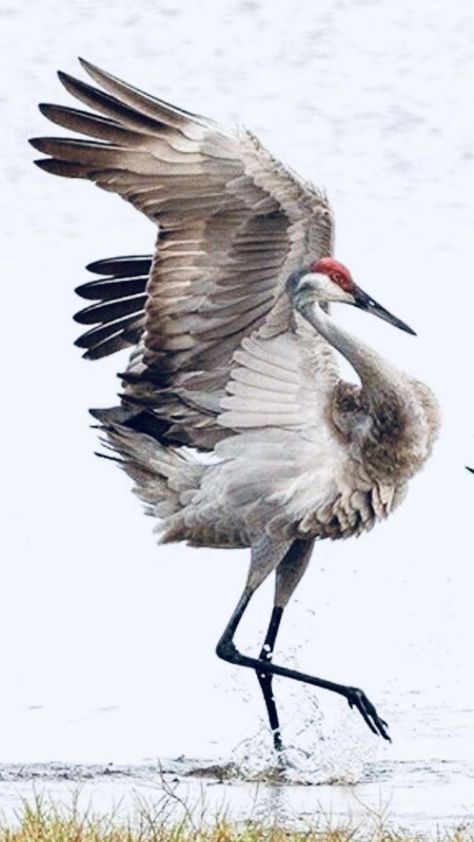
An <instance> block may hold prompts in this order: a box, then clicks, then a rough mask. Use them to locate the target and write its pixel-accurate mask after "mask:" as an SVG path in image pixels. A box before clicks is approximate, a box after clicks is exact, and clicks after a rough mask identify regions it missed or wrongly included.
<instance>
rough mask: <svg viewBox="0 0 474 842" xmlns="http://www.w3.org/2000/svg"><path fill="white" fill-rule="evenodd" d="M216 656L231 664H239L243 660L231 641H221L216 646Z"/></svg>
mask: <svg viewBox="0 0 474 842" xmlns="http://www.w3.org/2000/svg"><path fill="white" fill-rule="evenodd" d="M216 655H217V657H218V658H222V660H223V661H230V662H231V664H238V663H239V662H240V660H241V656H240V653H239V652H238V650H237V649H236V647H235V645H234V644H233V643H232V641H231V640H220V641H219V643H218V644H217V646H216Z"/></svg>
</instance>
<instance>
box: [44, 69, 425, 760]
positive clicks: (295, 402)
mask: <svg viewBox="0 0 474 842" xmlns="http://www.w3.org/2000/svg"><path fill="white" fill-rule="evenodd" d="M82 64H83V67H84V68H85V70H86V71H87V73H88V74H89V76H91V77H92V79H93V80H95V82H96V83H97V84H98V85H99V86H100V88H96V87H93V86H91V85H89V84H85V83H84V82H82V81H79V80H77V79H75V78H73V77H71V76H69V75H66V74H64V73H60V74H59V77H60V80H61V82H62V83H63V85H64V86H65V88H66V89H67V90H68V91H69V93H71V94H72V95H73V96H75V97H76V98H77V99H79V100H81V101H82V102H83V103H85V105H86V106H89V108H92V109H93V110H92V111H87V112H85V111H79V110H76V109H73V108H66V107H62V106H58V105H40V109H41V111H42V112H43V114H44V115H46V117H48V118H49V119H50V120H52V121H53V122H54V123H58V124H59V125H60V126H63V127H65V128H67V129H70V130H72V131H74V132H78V133H81V134H82V135H86V136H88V137H92V138H94V140H83V139H80V140H77V139H76V140H74V139H59V138H57V137H52V138H39V139H34V140H32V141H31V142H32V144H33V146H34V147H35V148H36V149H38V150H40V151H41V152H43V153H46V155H48V156H49V157H47V158H43V159H41V160H39V161H36V163H37V164H38V166H39V167H41V168H42V169H43V170H46V171H47V172H50V173H55V174H57V175H62V176H69V177H72V178H86V179H90V180H91V181H94V182H95V183H96V184H97V185H98V186H99V187H102V188H103V189H105V190H109V191H112V192H115V193H118V194H119V195H120V196H122V197H123V198H124V199H126V200H127V201H129V202H131V203H132V204H133V205H135V207H137V208H138V209H139V210H140V211H142V212H143V213H144V214H146V216H147V217H148V218H149V219H151V220H153V221H154V222H155V223H156V224H157V225H158V237H157V242H156V249H155V253H154V254H153V256H138V257H135V256H134V257H121V258H111V259H108V260H102V261H98V262H96V263H94V264H91V265H90V266H89V267H88V268H89V269H91V270H92V271H93V272H95V273H98V274H102V275H105V276H106V277H105V278H100V279H98V280H95V281H91V282H89V283H86V284H84V285H83V286H81V287H80V288H79V290H78V292H79V294H80V295H81V296H82V297H84V298H86V299H89V300H92V301H95V302H96V303H93V304H91V306H89V307H87V308H86V309H84V310H82V311H81V312H80V313H78V314H77V316H76V319H77V321H79V322H81V323H83V324H89V325H95V326H94V327H92V328H91V329H90V330H89V331H88V332H87V333H86V334H85V335H83V336H82V337H81V338H80V339H79V340H78V342H77V344H78V345H79V346H80V347H83V348H85V349H86V353H85V356H86V357H88V358H89V359H97V358H99V357H102V356H105V355H108V354H112V353H113V352H115V351H117V350H119V349H122V348H133V350H132V353H131V357H130V362H129V365H128V368H127V370H126V372H125V374H124V375H123V395H122V396H121V405H120V407H115V408H112V409H108V410H95V411H93V414H94V415H95V416H96V418H98V419H99V420H100V422H101V424H102V427H103V430H104V431H105V433H106V436H107V440H108V443H109V446H110V447H111V448H112V449H113V450H115V451H116V454H117V455H116V456H115V457H113V458H115V459H118V461H119V462H120V464H121V466H122V467H123V468H124V469H125V471H126V472H127V473H128V474H129V475H130V476H131V477H132V478H133V480H134V481H135V484H136V492H137V493H138V495H139V497H141V498H142V500H143V501H144V502H145V503H146V504H147V507H148V511H149V512H150V513H151V514H152V515H153V516H154V517H156V518H157V519H158V520H159V523H160V526H161V529H162V537H161V540H162V541H164V542H168V541H185V542H187V543H188V544H189V545H191V546H195V547H216V548H239V547H240V548H242V547H249V548H250V550H251V559H250V568H249V573H248V577H247V580H246V584H245V587H244V589H243V592H242V595H241V597H240V599H239V601H238V604H237V607H236V609H235V611H234V613H233V614H232V617H231V618H230V620H229V622H228V624H227V626H226V628H225V630H224V632H223V634H222V636H221V638H220V640H219V643H218V645H217V654H218V655H219V657H221V658H223V659H225V660H227V661H230V662H231V663H233V664H240V665H242V666H244V667H249V668H250V669H252V670H255V671H256V674H257V677H258V681H259V683H260V687H261V689H262V692H263V697H264V701H265V705H266V710H267V714H268V718H269V722H270V727H271V730H272V734H273V743H274V747H275V749H276V750H277V751H280V750H281V749H282V738H281V734H280V724H279V718H278V712H277V707H276V703H275V699H274V695H273V689H272V677H273V676H274V675H279V676H283V677H287V678H291V679H295V680H297V681H302V682H306V683H308V684H311V685H314V686H315V687H321V688H324V689H326V690H330V691H333V692H334V693H337V694H339V695H340V696H342V697H344V698H345V699H346V700H347V702H348V703H349V705H350V707H355V708H357V709H358V710H359V712H360V714H361V715H362V717H363V719H364V720H365V722H366V724H367V725H368V727H369V728H370V730H371V731H373V732H374V733H376V734H379V735H381V736H382V737H383V738H385V739H389V736H388V732H387V727H388V726H387V723H386V722H385V721H384V720H383V719H381V718H380V717H379V715H378V714H377V711H376V709H375V707H374V706H373V704H372V703H371V702H370V701H369V699H368V698H367V696H366V695H365V693H363V692H362V690H360V689H358V688H356V687H350V686H345V685H343V684H339V683H335V682H333V681H326V680H323V679H321V678H317V677H315V676H313V675H307V674H305V673H302V672H299V671H297V670H294V669H289V668H286V667H283V666H280V665H278V664H276V663H274V662H273V660H272V656H273V650H274V646H275V641H276V637H277V633H278V629H279V626H280V621H281V618H282V614H283V611H284V608H285V606H286V605H287V603H288V600H289V599H290V597H291V595H292V593H293V591H294V589H295V587H296V585H297V584H298V582H299V580H300V578H301V576H302V575H303V573H304V572H305V569H306V567H307V565H308V562H309V559H310V556H311V552H312V549H313V546H314V543H315V541H316V540H321V539H323V538H331V539H337V538H347V537H349V536H352V535H359V534H360V533H362V532H364V531H366V530H368V529H371V528H372V526H373V525H374V523H375V522H376V521H378V520H380V519H382V518H385V517H386V516H387V515H388V514H389V513H390V512H391V511H393V509H394V508H395V507H396V506H397V505H398V503H399V502H400V501H401V500H402V498H403V496H404V494H405V490H406V486H407V482H408V480H409V479H410V478H411V477H412V476H413V475H414V474H415V473H416V472H417V471H418V470H419V469H420V468H421V466H422V465H423V463H424V462H425V461H426V459H427V458H428V456H429V454H430V452H431V448H432V444H433V441H434V439H435V437H436V433H437V429H438V410H437V404H436V400H435V398H434V396H433V394H432V393H431V391H430V390H429V389H428V388H427V387H426V386H425V385H423V384H422V383H419V382H418V381H417V380H415V379H413V378H412V377H409V376H407V375H405V374H403V373H401V372H399V371H398V370H397V369H396V368H395V367H393V366H392V365H390V364H389V363H388V362H386V361H385V360H384V359H382V358H381V357H380V356H378V354H376V353H375V352H374V351H372V350H371V349H370V348H368V347H367V346H366V345H364V344H363V343H362V342H360V341H359V340H357V339H355V338H353V337H352V336H351V335H350V334H349V333H347V332H346V331H345V330H343V329H341V328H340V327H338V326H337V325H336V323H335V322H334V321H333V319H332V318H331V317H330V315H329V305H330V303H331V302H340V303H345V304H350V305H352V306H354V307H358V308H359V309H361V310H364V311H366V312H368V313H372V315H374V316H378V317H380V318H382V319H384V320H385V321H387V322H388V323H390V324H392V325H394V326H395V327H398V328H400V329H401V330H404V331H407V332H408V333H413V331H412V330H411V329H410V328H409V327H408V326H407V325H406V324H404V323H403V322H402V321H400V320H399V319H397V318H396V317H395V316H393V315H391V314H390V313H389V312H388V311H387V310H385V309H383V307H381V306H380V305H379V304H377V303H376V302H375V301H374V300H373V299H372V298H370V297H369V296H368V295H367V294H366V293H365V292H363V291H362V290H361V289H360V288H359V287H358V286H356V284H355V282H354V281H353V279H352V277H351V274H350V272H349V271H348V269H347V268H346V267H345V266H343V265H342V264H341V263H339V262H338V261H336V260H335V259H334V258H333V257H332V251H333V216H332V212H331V208H330V206H329V203H328V201H327V198H326V197H325V195H324V194H323V193H322V192H321V191H319V190H318V189H316V188H315V187H313V186H312V185H311V184H309V183H306V182H303V181H302V180H300V179H299V178H298V177H297V176H296V175H295V174H294V173H293V172H291V171H289V170H287V169H285V167H284V166H283V165H282V164H281V163H279V162H278V161H277V160H275V159H274V158H273V157H272V156H271V155H270V154H269V153H268V152H267V151H266V150H265V149H264V148H263V147H262V146H261V144H260V143H259V141H258V140H257V138H256V137H254V136H253V135H252V134H250V133H249V132H248V131H244V130H239V131H237V132H235V133H233V134H232V133H226V132H225V131H223V130H222V129H221V128H220V127H219V126H218V125H217V124H215V123H213V122H211V121H210V120H207V119H205V118H203V117H201V116H199V115H196V114H191V113H189V112H187V111H184V110H182V109H180V108H176V107H174V106H172V105H170V104H168V103H166V102H164V101H162V100H160V99H155V98H153V97H151V96H148V95H146V94H144V93H142V92H141V91H139V90H137V89H135V88H133V87H130V86H129V85H127V84H125V83H124V82H122V81H120V80H119V79H117V78H115V77H114V76H111V75H109V74H108V73H105V72H103V71H102V70H100V69H98V68H97V67H94V66H93V65H91V64H89V63H87V62H82ZM333 348H335V349H337V351H339V352H340V353H341V354H343V356H344V357H345V358H346V359H347V360H348V361H349V363H350V364H351V365H352V367H353V369H354V370H355V373H356V374H357V375H358V377H359V378H360V385H359V386H356V385H353V384H351V383H346V382H344V381H343V380H342V379H341V378H340V376H339V374H338V369H337V363H336V359H335V355H334V354H333V350H332V349H333ZM183 445H187V446H188V447H183ZM209 451H210V452H212V453H213V454H214V456H215V459H214V461H212V460H211V463H210V460H209V459H207V460H205V459H202V458H201V459H200V458H199V454H200V452H201V453H204V452H209ZM272 572H275V582H276V584H275V594H274V606H273V611H272V614H271V619H270V624H269V626H268V631H267V633H266V636H265V640H264V643H263V647H262V650H261V652H260V655H259V657H257V658H256V657H250V656H248V655H245V654H243V653H241V652H239V651H238V650H237V648H236V646H235V644H234V642H233V639H234V635H235V632H236V629H237V627H238V625H239V623H240V621H241V618H242V615H243V614H244V611H245V609H246V607H247V605H248V603H249V601H250V599H251V597H252V595H253V593H254V592H255V590H256V589H257V588H258V587H259V585H260V584H261V583H262V582H263V581H264V580H265V579H266V578H267V577H268V576H269V574H270V573H272Z"/></svg>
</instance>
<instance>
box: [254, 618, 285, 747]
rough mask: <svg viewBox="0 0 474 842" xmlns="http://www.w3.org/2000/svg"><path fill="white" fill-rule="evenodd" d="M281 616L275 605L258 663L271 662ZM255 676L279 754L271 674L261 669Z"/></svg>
mask: <svg viewBox="0 0 474 842" xmlns="http://www.w3.org/2000/svg"><path fill="white" fill-rule="evenodd" d="M282 615H283V608H281V606H279V605H275V606H274V608H273V611H272V616H271V618H270V625H269V626H268V629H267V633H266V635H265V640H264V641H263V646H262V649H261V652H260V655H259V661H260V662H263V663H268V662H269V661H271V660H272V656H273V649H274V647H275V641H276V636H277V634H278V629H279V628H280V623H281V618H282ZM256 675H257V678H258V682H259V684H260V687H261V690H262V693H263V698H264V701H265V707H266V708H267V714H268V719H269V722H270V728H271V730H272V736H273V746H274V748H275V751H277V752H281V751H282V749H283V743H282V740H281V732H280V722H279V719H278V711H277V706H276V703H275V697H274V695H273V689H272V682H273V676H272V675H271V673H268V672H266V671H265V670H264V669H263V668H260V669H258V670H257V671H256Z"/></svg>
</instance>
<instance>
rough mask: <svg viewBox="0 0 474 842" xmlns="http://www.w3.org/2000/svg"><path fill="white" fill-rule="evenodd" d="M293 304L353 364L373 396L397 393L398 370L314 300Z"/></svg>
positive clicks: (401, 381) (363, 384) (399, 375)
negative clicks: (341, 325) (342, 326)
mask: <svg viewBox="0 0 474 842" xmlns="http://www.w3.org/2000/svg"><path fill="white" fill-rule="evenodd" d="M295 304H296V308H297V310H298V311H299V312H300V313H301V315H302V316H304V318H305V319H307V321H308V322H309V323H310V324H311V325H313V327H315V328H316V330H317V331H318V333H320V334H321V336H323V337H324V339H326V340H327V342H329V344H330V345H332V347H333V348H336V350H337V351H340V353H341V354H342V355H343V356H344V357H345V358H346V360H348V362H349V363H350V364H351V365H352V366H353V368H354V369H355V370H356V372H357V374H358V375H359V377H360V379H361V382H362V386H363V387H364V390H365V391H366V392H367V393H368V394H369V396H373V397H375V396H376V395H377V394H378V393H380V392H383V393H385V394H386V393H387V392H392V393H393V392H394V391H395V393H400V391H401V389H402V388H403V376H402V375H401V374H400V372H399V371H397V369H395V368H394V367H393V366H391V365H390V364H389V363H388V362H387V361H386V360H384V359H383V358H382V357H380V356H379V355H378V354H376V353H375V351H373V350H372V349H371V348H369V347H368V345H364V343H363V342H361V341H360V340H359V339H355V338H354V337H353V336H351V334H350V333H348V332H347V331H345V330H344V329H343V328H341V327H339V326H338V325H336V324H335V322H334V321H333V320H332V319H331V318H329V317H328V316H327V315H326V314H325V313H324V312H323V310H322V309H321V307H319V305H318V304H317V303H315V302H314V300H313V301H308V300H307V301H304V300H300V301H296V300H295Z"/></svg>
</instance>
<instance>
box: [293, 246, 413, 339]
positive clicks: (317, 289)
mask: <svg viewBox="0 0 474 842" xmlns="http://www.w3.org/2000/svg"><path fill="white" fill-rule="evenodd" d="M286 290H287V293H288V295H289V296H290V298H292V299H293V298H303V297H304V298H309V299H311V298H312V299H314V300H315V301H317V302H318V303H319V304H321V303H329V302H339V303H341V304H351V305H352V306H353V307H358V308H359V309H360V310H365V311H366V312H367V313H372V315H373V316H378V317H379V319H383V320H384V321H386V322H388V323H389V324H391V325H394V327H398V328H400V330H404V331H406V333H411V334H412V335H413V336H416V334H415V331H414V330H412V329H411V327H408V325H407V324H405V322H402V321H401V320H400V319H397V317H396V316H393V315H392V314H391V313H389V311H388V310H385V308H384V307H382V306H381V305H380V304H378V303H377V302H376V301H374V299H373V298H371V297H370V295H367V293H366V292H364V290H363V289H361V288H360V287H359V286H357V284H356V283H355V282H354V280H353V278H352V275H351V273H350V272H349V269H347V267H346V266H344V265H343V264H342V263H339V261H338V260H334V259H333V258H332V257H322V258H321V259H320V260H317V261H315V262H314V263H311V265H310V266H308V267H306V268H304V269H299V270H297V271H296V272H293V273H292V274H291V275H290V277H289V278H288V280H287V282H286Z"/></svg>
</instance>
